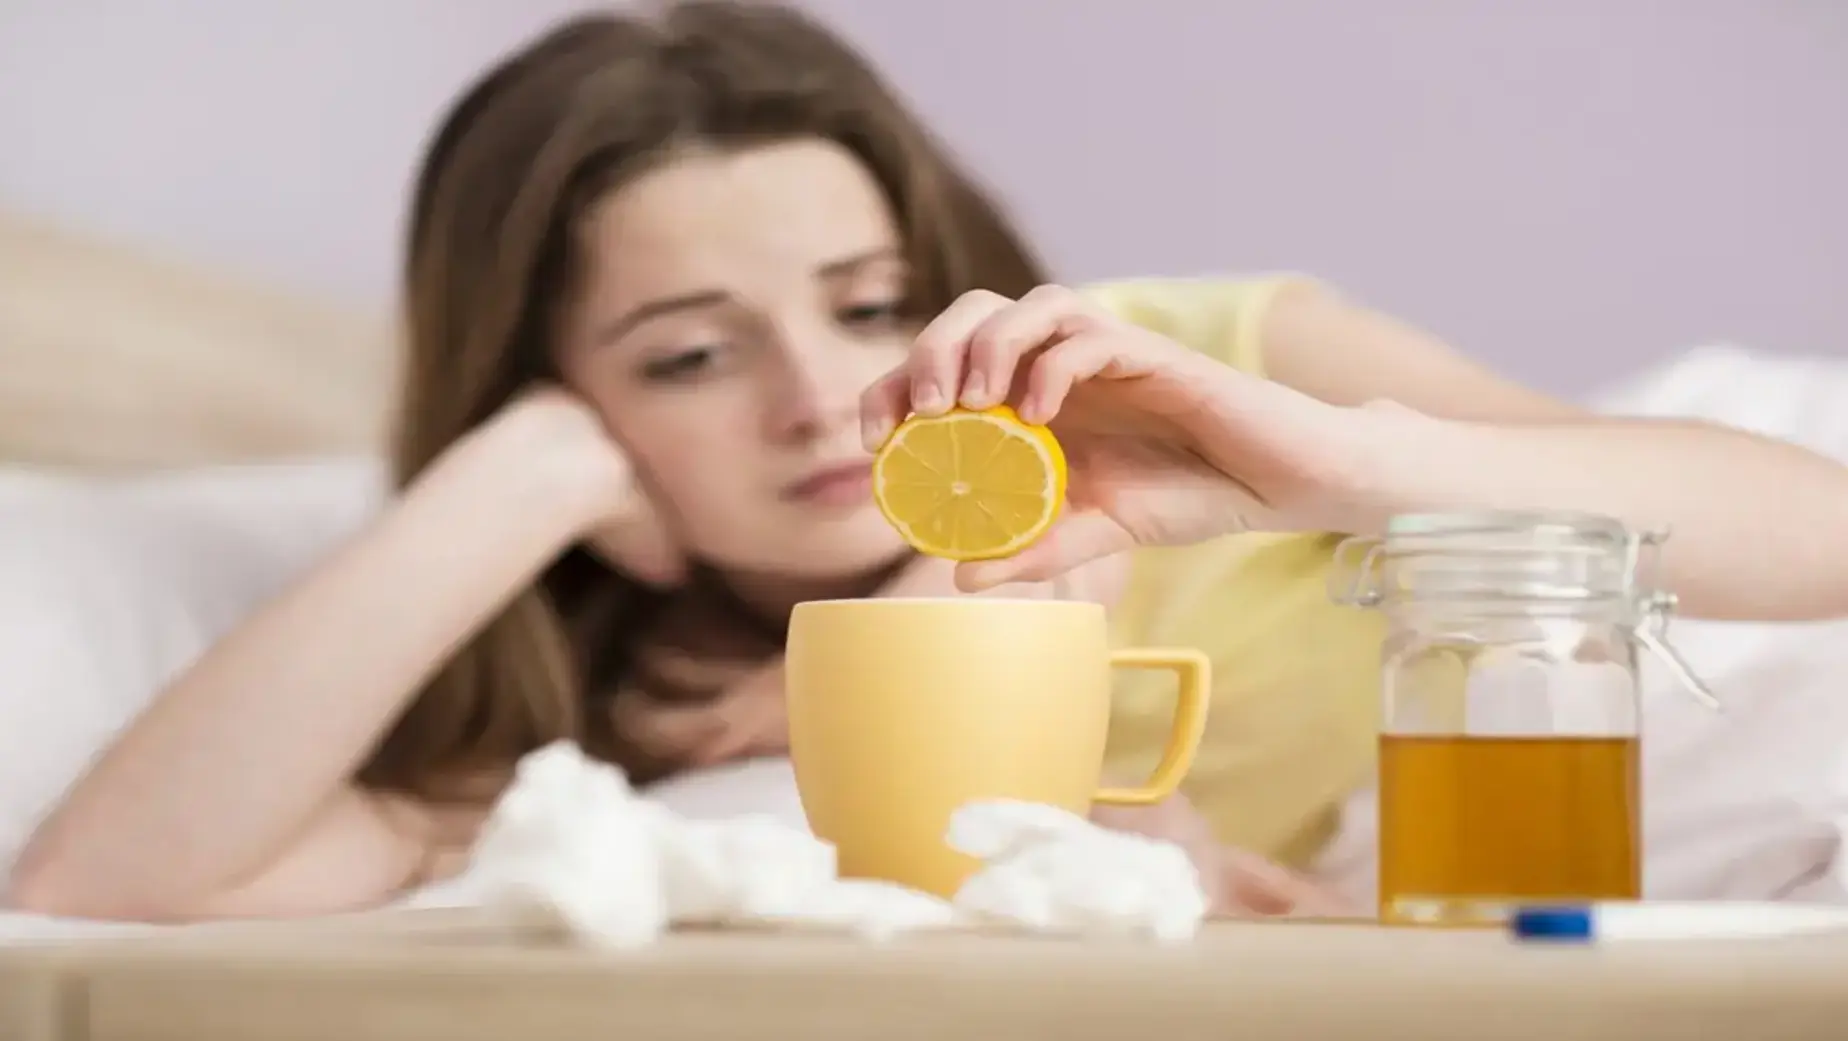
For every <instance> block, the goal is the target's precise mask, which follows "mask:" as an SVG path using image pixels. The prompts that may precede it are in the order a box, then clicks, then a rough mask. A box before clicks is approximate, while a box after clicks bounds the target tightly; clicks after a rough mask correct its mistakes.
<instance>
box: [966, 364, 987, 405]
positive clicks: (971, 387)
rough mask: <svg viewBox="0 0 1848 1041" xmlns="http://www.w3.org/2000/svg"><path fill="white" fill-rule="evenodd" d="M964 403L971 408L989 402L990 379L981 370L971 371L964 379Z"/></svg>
mask: <svg viewBox="0 0 1848 1041" xmlns="http://www.w3.org/2000/svg"><path fill="white" fill-rule="evenodd" d="M962 403H963V404H964V405H967V406H968V407H970V408H981V407H983V406H985V405H987V404H988V381H987V380H985V379H983V378H982V374H981V373H979V372H971V373H970V374H969V378H968V379H966V380H964V381H963V392H962Z"/></svg>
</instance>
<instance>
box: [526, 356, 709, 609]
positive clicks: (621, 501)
mask: <svg viewBox="0 0 1848 1041" xmlns="http://www.w3.org/2000/svg"><path fill="white" fill-rule="evenodd" d="M489 425H490V427H492V428H494V429H495V430H496V431H498V432H499V434H500V437H501V439H502V443H503V444H509V445H511V446H513V447H512V449H511V450H512V451H513V452H515V453H517V458H516V460H515V464H516V465H521V466H540V467H544V468H545V472H546V476H547V477H548V479H549V480H553V481H557V482H560V483H561V488H562V490H564V491H566V492H567V493H568V500H569V501H571V502H572V503H573V504H574V508H580V509H582V511H583V513H582V524H583V533H582V538H583V540H584V543H585V544H586V545H587V546H588V547H589V548H590V549H591V550H592V551H593V552H595V553H596V554H597V555H598V556H599V557H601V558H603V561H604V562H605V563H607V564H609V565H610V566H611V567H613V568H616V569H617V570H619V571H621V572H623V573H624V574H626V575H628V576H630V577H631V578H634V579H635V580H637V581H639V582H643V583H646V584H648V585H652V586H656V587H669V586H674V585H677V584H679V582H680V581H681V580H682V579H683V578H684V577H685V576H686V570H687V564H686V557H685V555H684V554H683V553H682V552H681V549H680V546H679V544H678V543H677V542H676V541H675V540H674V538H673V536H672V534H671V533H670V532H669V531H668V529H667V526H666V524H665V523H664V522H663V521H662V518H661V514H660V512H659V511H658V510H656V509H655V507H654V504H653V503H652V502H650V500H649V498H648V495H647V493H646V492H645V491H644V490H643V488H642V486H641V482H640V481H639V480H638V478H637V476H636V473H635V468H634V467H633V466H632V465H631V464H630V463H629V459H628V456H627V455H626V454H624V452H623V450H622V448H621V446H619V445H618V444H617V443H616V441H615V439H614V438H613V437H611V436H610V434H609V431H608V430H607V429H606V428H605V427H604V424H603V421H602V420H601V419H600V418H599V417H598V416H597V414H596V412H595V411H594V410H592V409H591V408H590V406H588V405H586V404H585V403H584V402H583V401H581V400H580V399H579V398H578V397H577V396H576V395H573V394H571V393H570V392H569V391H566V390H564V389H562V388H559V387H554V386H549V385H547V386H540V387H535V388H533V389H532V390H529V391H527V392H526V393H525V394H523V395H521V396H520V397H519V398H517V399H515V400H514V401H513V402H512V403H510V404H509V405H507V407H506V408H505V409H503V410H502V411H501V413H500V414H499V415H498V416H497V417H496V418H495V419H494V420H493V421H492V422H491V423H490V424H489Z"/></svg>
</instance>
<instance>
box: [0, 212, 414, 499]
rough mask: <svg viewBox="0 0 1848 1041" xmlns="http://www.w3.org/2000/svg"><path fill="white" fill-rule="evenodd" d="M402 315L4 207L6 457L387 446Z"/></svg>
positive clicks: (135, 456)
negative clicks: (253, 279) (380, 315)
mask: <svg viewBox="0 0 1848 1041" xmlns="http://www.w3.org/2000/svg"><path fill="white" fill-rule="evenodd" d="M390 328H391V325H390V322H389V320H388V319H377V318H373V317H369V316H367V315H364V314H357V313H348V312H344V311H341V310H340V309H339V308H337V307H334V306H331V305H328V304H325V303H321V302H317V301H313V300H307V299H300V298H296V297H292V296H289V295H288V294H286V293H282V292H278V291H275V290H272V289H268V288H264V287H261V286H257V285H251V284H248V283H242V282H240V281H238V280H237V279H236V278H235V277H232V276H228V275H222V274H218V273H214V272H210V271H205V270H200V269H197V268H189V267H185V266H182V265H178V264H173V263H168V262H165V261H162V260H159V259H157V258H154V257H151V256H149V255H147V254H145V253H142V252H138V251H136V250H134V249H130V248H125V247H121V246H117V245H114V244H111V243H108V242H103V241H99V240H95V239H90V238H86V237H83V236H81V235H78V234H74V233H72V232H70V231H68V230H65V229H61V228H58V227H55V226H53V225H50V224H48V223H45V222H42V221H37V220H34V219H30V218H24V217H20V216H17V215H9V214H6V213H3V212H0V465H15V464H31V465H55V466H70V467H82V468H86V469H107V470H123V469H144V468H153V467H167V466H183V465H193V464H205V463H221V462H236V461H249V460H259V459H276V458H283V457H294V456H306V455H332V454H347V453H353V452H373V451H376V450H378V448H379V447H380V446H381V444H382V439H383V436H384V431H385V426H386V421H387V420H386V416H387V411H388V408H389V402H390V399H391V395H392V380H393V372H394V366H395V362H396V357H395V355H396V351H395V345H394V342H393V337H392V335H391V332H390Z"/></svg>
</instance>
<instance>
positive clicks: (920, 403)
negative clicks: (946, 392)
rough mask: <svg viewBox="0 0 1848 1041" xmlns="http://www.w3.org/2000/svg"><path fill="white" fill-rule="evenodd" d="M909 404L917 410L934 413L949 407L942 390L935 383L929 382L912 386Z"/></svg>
mask: <svg viewBox="0 0 1848 1041" xmlns="http://www.w3.org/2000/svg"><path fill="white" fill-rule="evenodd" d="M911 404H912V407H914V408H916V409H917V410H918V411H919V412H924V413H930V414H935V413H938V412H942V411H943V410H944V409H945V408H948V407H949V402H947V401H945V400H944V398H943V391H942V390H940V389H939V388H938V387H937V385H936V384H934V383H930V384H925V385H924V386H921V387H917V388H914V389H913V390H912V392H911Z"/></svg>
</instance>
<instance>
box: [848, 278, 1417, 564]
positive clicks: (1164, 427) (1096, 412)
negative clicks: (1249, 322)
mask: <svg viewBox="0 0 1848 1041" xmlns="http://www.w3.org/2000/svg"><path fill="white" fill-rule="evenodd" d="M1002 402H1013V403H1016V410H1017V411H1018V412H1019V414H1020V417H1021V419H1023V420H1025V421H1027V422H1030V423H1045V424H1047V425H1048V426H1050V427H1051V429H1052V431H1053V433H1054V434H1055V435H1056V436H1057V437H1058V439H1059V442H1060V444H1061V445H1062V446H1063V447H1064V449H1065V452H1066V456H1067V460H1068V466H1069V470H1070V483H1069V486H1068V488H1069V496H1070V499H1071V506H1072V507H1073V508H1072V509H1070V510H1068V511H1067V512H1066V514H1065V515H1064V516H1063V517H1062V518H1060V520H1059V522H1058V523H1057V524H1056V525H1054V527H1053V529H1052V530H1051V531H1049V532H1048V533H1047V535H1046V537H1045V538H1043V539H1041V540H1040V541H1039V542H1037V543H1035V544H1034V545H1032V546H1029V547H1028V548H1026V549H1025V550H1023V551H1022V552H1021V553H1020V554H1018V555H1017V556H1014V557H1012V558H1009V559H1006V560H996V561H980V562H974V563H969V564H965V565H963V566H962V567H961V568H960V569H959V571H958V581H959V583H960V584H961V585H962V586H963V587H965V588H968V589H982V588H987V587H989V586H992V585H996V584H999V583H1002V582H1011V581H1020V580H1043V579H1047V578H1050V577H1052V576H1054V575H1057V574H1061V573H1063V572H1065V571H1067V570H1070V569H1071V568H1073V567H1075V566H1077V565H1079V564H1082V563H1085V562H1086V561H1090V560H1095V559H1098V558H1100V557H1105V556H1109V555H1111V554H1114V553H1117V552H1120V551H1122V550H1125V549H1129V548H1131V547H1133V546H1137V545H1176V544H1184V543H1189V542H1197V541H1200V540H1203V539H1207V538H1210V537H1212V536H1215V535H1221V534H1225V533H1228V532H1233V531H1250V530H1259V531H1264V530H1268V531H1355V530H1363V529H1362V525H1367V524H1371V523H1372V522H1373V519H1372V518H1370V517H1365V516H1363V514H1364V512H1365V511H1364V510H1362V509H1360V508H1359V507H1360V505H1361V503H1362V502H1363V500H1364V496H1363V495H1362V494H1361V493H1362V491H1363V489H1365V488H1366V487H1367V481H1368V476H1369V474H1370V473H1371V472H1372V470H1373V467H1372V465H1371V461H1372V460H1373V459H1375V458H1376V456H1375V453H1377V452H1381V451H1384V450H1385V449H1384V447H1383V445H1384V443H1385V442H1386V441H1387V438H1386V435H1387V434H1391V433H1395V432H1396V431H1397V430H1399V429H1402V428H1404V427H1405V426H1406V425H1407V424H1417V423H1430V422H1433V421H1431V420H1428V419H1426V418H1425V417H1422V416H1419V415H1417V414H1416V413H1412V412H1410V411H1408V410H1404V409H1399V408H1394V407H1376V406H1366V407H1360V408H1346V407H1341V406H1336V405H1330V404H1328V403H1326V402H1322V401H1318V400H1316V399H1315V398H1312V397H1309V396H1308V395H1305V394H1302V393H1299V392H1297V391H1294V390H1291V389H1290V388H1288V387H1285V386H1282V385H1281V384H1277V383H1273V382H1271V381H1268V380H1264V379H1261V378H1258V377H1254V376H1250V375H1247V374H1245V373H1241V372H1238V371H1237V370H1235V369H1233V368H1231V367H1230V366H1227V365H1224V364H1222V363H1220V362H1218V361H1216V360H1214V359H1212V358H1210V357H1207V356H1206V355H1203V354H1200V353H1198V352H1196V351H1193V350H1189V349H1188V348H1186V347H1183V346H1181V345H1180V344H1177V343H1175V342H1174V341H1172V340H1170V339H1168V338H1167V337H1164V336H1161V335H1159V334H1157V333H1154V332H1151V331H1149V330H1147V329H1143V328H1141V327H1140V326H1137V325H1134V324H1131V323H1129V322H1125V321H1123V320H1121V319H1118V318H1116V317H1115V316H1113V315H1111V314H1110V313H1108V312H1107V311H1105V310H1104V309H1102V308H1100V307H1098V306H1096V305H1093V304H1092V303H1090V302H1089V301H1088V300H1086V299H1085V298H1084V297H1082V296H1080V295H1079V294H1077V293H1075V292H1073V291H1071V290H1068V289H1064V288H1061V287H1057V286H1045V287H1041V288H1039V289H1035V290H1033V291H1032V292H1030V293H1028V294H1027V295H1026V296H1024V297H1022V298H1021V299H1020V300H1018V301H1015V300H1009V299H1007V298H1006V297H1002V296H998V295H996V294H994V293H988V292H981V291H978V292H974V293H968V294H965V295H964V296H962V297H961V298H959V299H958V300H957V301H956V302H955V303H954V304H952V305H951V306H950V308H949V309H948V310H946V311H944V313H943V314H942V315H940V316H938V317H937V319H936V320H934V321H933V322H931V323H930V325H929V326H927V327H926V328H925V329H924V331H923V332H922V333H920V334H919V335H918V337H917V340H916V343H915V344H914V346H913V347H912V350H911V354H910V356H909V358H908V359H907V360H906V362H905V364H904V365H902V366H900V367H899V368H898V369H895V370H894V371H893V372H891V373H889V374H888V375H886V376H885V377H883V378H882V379H881V380H879V381H878V382H877V383H875V384H874V385H873V386H872V387H870V388H868V390H867V391H866V393H865V395H864V396H863V397H862V399H861V419H862V424H863V427H864V429H863V436H864V439H865V440H866V442H867V444H868V447H876V446H877V445H879V444H881V443H883V441H884V439H885V438H886V437H887V436H888V435H889V434H890V433H891V431H892V429H893V428H894V427H895V426H896V425H897V424H898V423H899V422H900V421H901V420H903V419H904V418H905V416H906V415H908V414H910V413H913V412H916V413H919V414H924V415H934V414H940V413H943V412H945V411H948V410H949V409H950V408H951V407H953V406H955V405H962V406H964V407H968V408H985V407H989V406H992V405H996V404H1000V403H1002Z"/></svg>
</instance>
